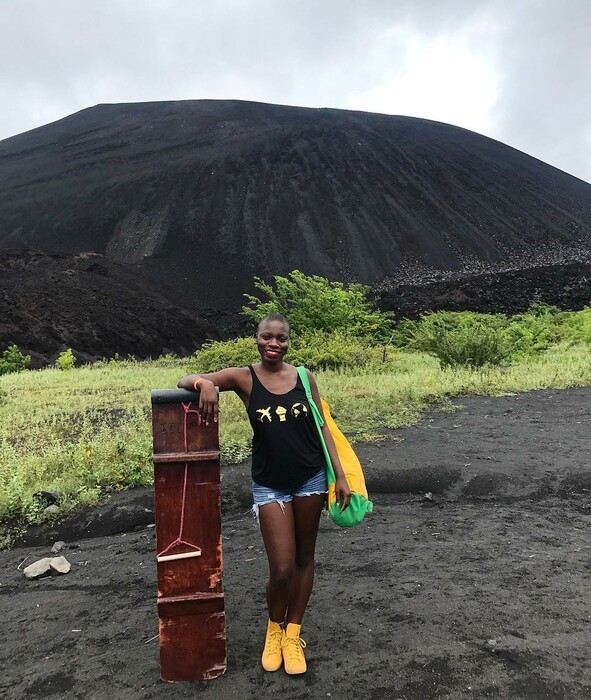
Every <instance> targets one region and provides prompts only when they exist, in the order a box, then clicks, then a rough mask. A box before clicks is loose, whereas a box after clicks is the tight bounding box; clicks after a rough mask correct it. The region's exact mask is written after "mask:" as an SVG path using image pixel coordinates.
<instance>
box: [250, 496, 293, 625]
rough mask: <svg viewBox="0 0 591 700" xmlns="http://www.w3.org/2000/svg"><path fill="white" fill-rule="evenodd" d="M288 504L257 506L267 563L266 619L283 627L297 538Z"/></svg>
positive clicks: (291, 581)
mask: <svg viewBox="0 0 591 700" xmlns="http://www.w3.org/2000/svg"><path fill="white" fill-rule="evenodd" d="M293 513H294V511H293V507H292V504H291V503H282V504H281V505H280V504H279V503H277V502H276V501H274V502H273V503H266V504H265V505H264V506H260V507H259V523H260V527H261V534H262V536H263V542H264V544H265V550H266V552H267V559H268V561H269V581H268V582H267V607H268V608H269V619H270V620H272V621H273V622H278V623H280V624H283V622H284V621H285V615H286V612H287V606H288V603H289V596H290V590H291V587H292V584H293V580H294V572H295V568H296V536H295V532H294V515H293Z"/></svg>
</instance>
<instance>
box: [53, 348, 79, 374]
mask: <svg viewBox="0 0 591 700" xmlns="http://www.w3.org/2000/svg"><path fill="white" fill-rule="evenodd" d="M75 364H76V358H75V357H74V353H73V352H72V348H68V349H67V350H64V351H63V352H60V354H59V355H58V357H57V359H56V361H55V366H56V367H57V368H58V369H72V367H73V366H74V365H75Z"/></svg>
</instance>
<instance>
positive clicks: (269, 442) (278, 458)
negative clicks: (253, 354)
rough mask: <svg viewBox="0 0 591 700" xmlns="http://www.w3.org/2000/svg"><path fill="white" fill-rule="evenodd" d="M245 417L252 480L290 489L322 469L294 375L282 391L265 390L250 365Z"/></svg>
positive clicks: (321, 454)
mask: <svg viewBox="0 0 591 700" xmlns="http://www.w3.org/2000/svg"><path fill="white" fill-rule="evenodd" d="M248 368H249V369H250V373H251V375H252V391H251V394H250V401H249V403H248V408H247V412H248V417H249V419H250V424H251V425H252V430H253V436H252V479H253V481H255V482H256V483H257V484H261V485H262V486H268V487H270V488H277V489H283V488H290V487H292V486H296V485H297V484H301V483H302V482H304V481H307V480H308V479H310V478H311V477H312V476H314V474H317V473H318V472H319V471H320V470H321V469H325V468H326V459H325V457H324V452H323V450H322V445H321V444H320V438H319V437H318V432H317V429H316V424H315V423H314V417H313V416H312V411H311V409H310V406H309V404H308V401H307V399H306V390H305V389H304V387H303V385H302V382H301V380H300V378H299V376H298V377H297V381H296V384H295V386H294V388H293V389H291V390H290V391H288V392H287V393H285V394H273V393H271V392H270V391H267V389H265V387H264V386H263V385H262V384H261V382H260V381H259V378H258V377H257V375H256V372H255V371H254V369H253V367H252V366H251V365H249V366H248Z"/></svg>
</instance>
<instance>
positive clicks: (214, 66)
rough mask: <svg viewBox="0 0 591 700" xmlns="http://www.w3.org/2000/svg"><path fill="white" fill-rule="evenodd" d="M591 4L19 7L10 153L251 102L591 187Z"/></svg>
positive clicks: (207, 1) (202, 0)
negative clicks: (408, 135)
mask: <svg viewBox="0 0 591 700" xmlns="http://www.w3.org/2000/svg"><path fill="white" fill-rule="evenodd" d="M590 19H591V3H588V2H587V0H570V2H569V3H559V2H558V0H543V1H542V0H521V2H515V0H512V1H510V0H471V1H470V0H439V1H438V2H433V0H398V1H397V2H393V1H392V0H366V2H364V3H361V2H359V1H358V0H325V1H324V2H320V3H319V2H317V1H312V0H281V1H280V2H278V1H277V0H217V1H214V0H198V1H197V2H195V1H194V0H150V2H145V0H125V2H120V1H118V0H101V1H100V2H99V0H85V1H84V2H80V1H79V0H52V2H47V1H46V0H19V2H18V3H5V4H4V6H3V22H2V25H1V26H0V65H1V66H3V68H2V70H1V71H0V94H1V95H2V97H3V104H9V105H10V109H5V110H3V112H2V114H0V138H3V137H5V136H9V135H11V134H14V133H18V132H20V131H24V130H27V129H30V128H33V127H35V126H39V125H41V124H44V123H47V122H49V121H52V120H54V119H58V118H60V117H63V116H65V115H67V114H70V113H72V112H74V111H77V110H78V109H82V108H85V107H88V106H92V105H94V104H97V103H101V102H138V101H151V100H176V99H203V98H217V99H229V98H233V99H245V100H256V101H262V102H275V103H279V104H299V105H304V106H327V107H342V108H355V109H366V110H368V111H381V112H385V113H395V114H411V115H413V116H419V117H427V118H431V119H438V120H441V121H448V122H451V123H455V124H459V125H461V126H466V127H468V128H471V129H474V130H476V131H480V132H481V133H486V134H488V135H491V136H494V137H495V138H498V139H499V140H501V141H504V142H506V143H509V144H510V145H513V146H515V147H516V148H520V149H523V150H525V151H527V152H528V153H531V154H532V155H535V156H537V157H539V158H541V159H542V160H546V161H548V162H551V163H553V164H555V165H557V166H558V167H562V168H564V169H565V170H567V171H569V172H574V173H575V174H578V175H579V176H580V177H585V178H586V179H589V180H591V133H590V129H591V127H589V126H587V123H588V119H587V115H588V114H589V108H590V107H591V104H590V100H591V97H590V96H591V84H590V81H591V71H589V70H588V66H589V65H590V64H591V46H590V45H591V42H589V41H588V40H587V37H586V27H588V26H590V24H591V23H590V21H589V20H590Z"/></svg>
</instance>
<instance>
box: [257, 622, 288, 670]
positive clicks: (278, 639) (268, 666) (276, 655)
mask: <svg viewBox="0 0 591 700" xmlns="http://www.w3.org/2000/svg"><path fill="white" fill-rule="evenodd" d="M282 640H283V630H282V629H281V625H280V624H279V623H278V622H272V621H271V620H269V624H268V625H267V636H266V638H265V648H264V649H263V657H262V659H261V663H262V664H263V668H264V669H265V671H277V670H278V669H280V668H281V664H282V663H283V656H282V654H281V645H282Z"/></svg>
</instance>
